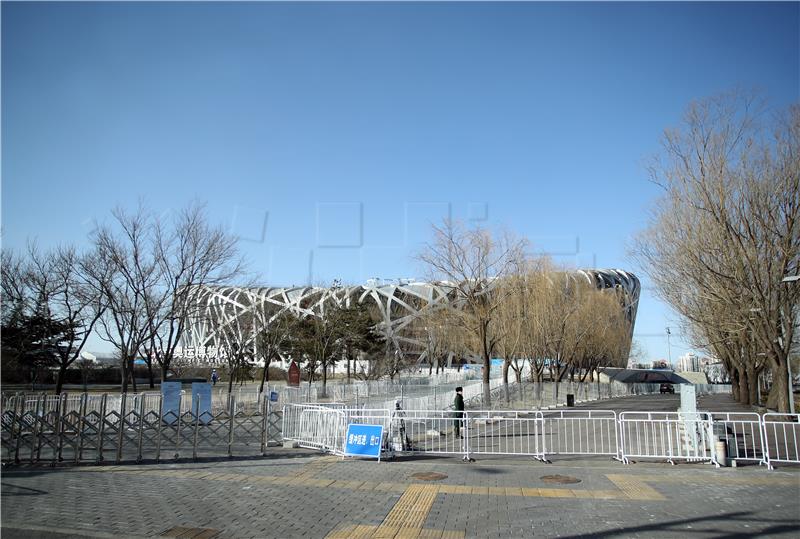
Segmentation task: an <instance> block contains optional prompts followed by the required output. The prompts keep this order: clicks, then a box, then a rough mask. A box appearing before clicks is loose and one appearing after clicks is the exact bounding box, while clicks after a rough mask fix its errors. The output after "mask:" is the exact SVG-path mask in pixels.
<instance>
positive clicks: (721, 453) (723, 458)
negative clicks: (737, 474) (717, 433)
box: [714, 437, 728, 466]
mask: <svg viewBox="0 0 800 539" xmlns="http://www.w3.org/2000/svg"><path fill="white" fill-rule="evenodd" d="M714 453H715V454H716V459H717V462H718V463H719V465H720V466H727V465H728V439H727V438H717V437H714Z"/></svg>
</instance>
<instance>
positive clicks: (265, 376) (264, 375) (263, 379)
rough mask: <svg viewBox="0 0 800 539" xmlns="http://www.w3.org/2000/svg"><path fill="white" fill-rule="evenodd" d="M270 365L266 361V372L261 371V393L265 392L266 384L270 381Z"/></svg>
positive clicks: (259, 389) (259, 390)
mask: <svg viewBox="0 0 800 539" xmlns="http://www.w3.org/2000/svg"><path fill="white" fill-rule="evenodd" d="M269 364H270V362H269V361H267V360H266V359H264V370H263V371H261V386H260V387H259V388H258V392H259V393H263V392H264V382H267V381H269Z"/></svg>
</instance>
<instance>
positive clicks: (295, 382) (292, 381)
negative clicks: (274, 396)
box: [289, 361, 300, 386]
mask: <svg viewBox="0 0 800 539" xmlns="http://www.w3.org/2000/svg"><path fill="white" fill-rule="evenodd" d="M289 385H290V386H299V385H300V367H298V366H297V363H295V362H294V361H292V364H291V365H289Z"/></svg>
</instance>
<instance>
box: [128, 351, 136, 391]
mask: <svg viewBox="0 0 800 539" xmlns="http://www.w3.org/2000/svg"><path fill="white" fill-rule="evenodd" d="M133 362H134V358H131V363H130V365H128V370H129V371H130V375H131V385H132V386H133V392H134V393H137V391H136V370H135V369H134V366H133Z"/></svg>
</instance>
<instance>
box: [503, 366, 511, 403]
mask: <svg viewBox="0 0 800 539" xmlns="http://www.w3.org/2000/svg"><path fill="white" fill-rule="evenodd" d="M508 366H509V361H508V359H505V360H503V389H504V391H505V394H506V402H507V403H508V402H511V395H510V394H509V392H508Z"/></svg>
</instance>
